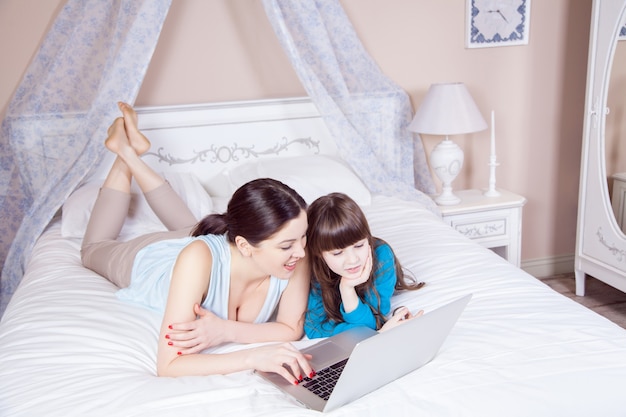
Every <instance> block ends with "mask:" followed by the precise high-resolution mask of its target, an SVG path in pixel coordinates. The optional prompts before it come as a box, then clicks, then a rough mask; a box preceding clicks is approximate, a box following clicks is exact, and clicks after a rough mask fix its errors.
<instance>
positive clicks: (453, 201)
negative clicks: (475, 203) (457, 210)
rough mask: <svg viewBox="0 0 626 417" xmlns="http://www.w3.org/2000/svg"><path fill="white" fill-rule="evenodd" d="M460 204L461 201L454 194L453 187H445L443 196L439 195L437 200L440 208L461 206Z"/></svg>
mask: <svg viewBox="0 0 626 417" xmlns="http://www.w3.org/2000/svg"><path fill="white" fill-rule="evenodd" d="M460 202H461V199H460V198H459V197H457V196H456V195H454V193H453V192H452V187H450V188H446V187H444V188H443V190H442V192H441V194H439V195H438V196H437V197H436V198H435V203H437V204H439V205H440V206H454V205H457V204H459V203H460Z"/></svg>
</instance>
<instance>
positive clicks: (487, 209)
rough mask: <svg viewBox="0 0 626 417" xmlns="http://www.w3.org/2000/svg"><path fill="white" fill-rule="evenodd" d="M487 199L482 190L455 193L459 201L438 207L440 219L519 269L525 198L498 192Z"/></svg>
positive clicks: (503, 191) (507, 192)
mask: <svg viewBox="0 0 626 417" xmlns="http://www.w3.org/2000/svg"><path fill="white" fill-rule="evenodd" d="M498 191H499V192H500V196H498V197H486V196H485V195H484V194H483V191H482V190H461V191H455V192H454V194H456V195H457V196H458V197H459V198H460V199H461V202H460V203H459V204H457V205H454V206H438V207H439V210H440V211H441V214H442V215H443V220H444V221H445V222H446V223H448V224H449V225H450V226H452V227H453V228H454V229H456V230H457V231H458V232H459V233H461V234H462V235H465V236H467V237H468V238H470V239H472V240H475V241H476V242H477V243H479V244H481V245H483V246H485V247H486V248H489V249H491V250H493V251H494V252H496V253H497V254H498V255H500V256H502V257H503V258H505V259H507V260H508V261H509V262H511V263H512V264H513V265H515V266H517V267H519V266H520V262H521V259H520V258H521V251H522V207H523V206H524V204H525V203H526V199H525V198H524V197H522V196H519V195H517V194H514V193H511V192H509V191H506V190H501V189H498Z"/></svg>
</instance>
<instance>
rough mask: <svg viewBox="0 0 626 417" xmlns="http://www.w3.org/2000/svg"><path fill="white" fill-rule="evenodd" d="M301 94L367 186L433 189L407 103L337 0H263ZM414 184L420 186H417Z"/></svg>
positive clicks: (390, 191) (408, 194)
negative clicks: (305, 95) (300, 84)
mask: <svg viewBox="0 0 626 417" xmlns="http://www.w3.org/2000/svg"><path fill="white" fill-rule="evenodd" d="M263 4H264V7H265V11H266V13H267V15H268V18H269V20H270V22H271V24H272V26H273V28H274V31H275V32H276V35H277V36H278V38H279V40H280V42H281V44H282V46H283V48H284V50H285V51H286V53H287V55H288V57H289V58H290V60H291V63H292V65H293V67H294V69H295V70H296V73H297V74H298V77H299V78H300V81H301V82H302V84H303V85H304V88H305V89H306V91H307V93H308V95H309V96H310V97H311V99H312V100H313V102H314V103H315V104H316V106H317V108H318V109H319V111H320V112H321V113H322V115H323V117H324V120H325V122H326V124H327V126H328V128H329V130H330V131H331V133H332V134H333V136H334V137H335V139H336V140H337V142H338V147H339V152H340V154H341V156H342V157H343V158H344V159H345V160H347V161H348V162H349V163H350V165H351V166H352V167H353V168H354V170H355V171H356V172H357V173H358V174H359V176H360V177H361V178H362V179H363V180H364V182H365V183H366V184H367V185H368V186H369V187H370V189H371V190H372V191H374V192H377V193H381V194H386V195H395V196H402V197H403V198H405V199H413V200H419V201H421V202H422V203H423V204H425V205H426V206H427V207H429V208H431V210H433V211H434V212H438V210H437V208H436V205H435V204H434V203H433V201H432V200H431V199H430V198H429V197H428V196H427V195H425V194H424V193H428V194H432V193H434V192H435V187H434V184H433V180H432V176H431V175H430V171H429V169H428V164H427V162H426V156H425V153H424V149H423V146H422V142H421V138H419V137H416V138H415V140H414V138H413V135H412V133H411V132H409V131H408V125H409V123H410V122H411V118H412V112H413V111H412V107H411V103H410V100H409V97H408V95H407V94H406V92H405V91H404V90H402V89H401V88H400V87H398V86H397V85H396V84H395V83H393V82H392V81H391V80H390V79H389V78H388V77H386V76H385V75H384V74H383V73H382V72H381V71H380V68H379V67H378V66H377V65H376V63H375V62H374V60H373V59H372V58H371V57H370V56H369V54H368V53H367V51H366V50H365V48H364V47H363V45H362V44H361V42H360V40H359V39H358V36H357V35H356V32H355V31H354V28H353V27H352V24H351V23H350V20H349V19H348V17H347V15H346V14H345V11H344V10H343V8H342V7H341V5H340V4H339V0H313V1H292V0H263ZM418 190H421V191H422V192H423V193H422V192H420V191H418Z"/></svg>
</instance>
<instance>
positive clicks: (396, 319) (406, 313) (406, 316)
mask: <svg viewBox="0 0 626 417" xmlns="http://www.w3.org/2000/svg"><path fill="white" fill-rule="evenodd" d="M422 314H424V310H420V311H418V312H417V313H416V314H411V311H410V310H409V309H408V308H406V307H398V308H396V309H395V310H394V312H393V315H392V316H391V317H390V318H389V320H387V323H385V324H383V327H381V328H380V330H379V331H380V332H384V331H385V330H389V329H393V328H394V327H396V326H399V325H401V324H403V323H405V322H407V321H409V320H412V319H414V318H416V317H419V316H421V315H422Z"/></svg>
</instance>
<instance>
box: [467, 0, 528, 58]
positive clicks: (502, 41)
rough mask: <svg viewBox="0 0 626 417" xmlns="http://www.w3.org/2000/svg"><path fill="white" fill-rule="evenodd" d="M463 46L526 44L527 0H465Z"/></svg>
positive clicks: (480, 46)
mask: <svg viewBox="0 0 626 417" xmlns="http://www.w3.org/2000/svg"><path fill="white" fill-rule="evenodd" d="M466 2H467V11H466V16H467V25H466V39H465V46H466V47H467V48H487V47H492V46H509V45H526V44H528V35H529V23H530V0H466Z"/></svg>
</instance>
